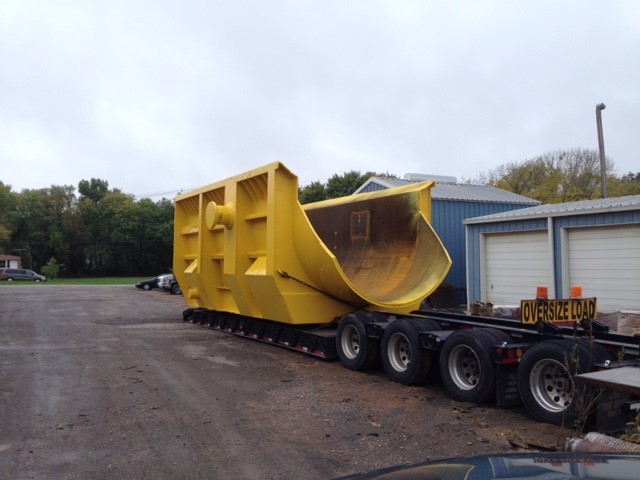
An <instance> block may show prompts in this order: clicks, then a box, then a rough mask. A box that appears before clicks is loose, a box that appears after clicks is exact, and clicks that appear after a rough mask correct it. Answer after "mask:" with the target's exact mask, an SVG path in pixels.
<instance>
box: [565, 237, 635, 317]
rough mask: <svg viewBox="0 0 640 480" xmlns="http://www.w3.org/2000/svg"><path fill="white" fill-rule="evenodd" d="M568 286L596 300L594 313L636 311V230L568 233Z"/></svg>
mask: <svg viewBox="0 0 640 480" xmlns="http://www.w3.org/2000/svg"><path fill="white" fill-rule="evenodd" d="M567 237H568V241H569V247H568V250H569V285H581V286H582V294H583V295H584V296H585V297H597V299H598V310H599V311H601V312H614V311H618V310H620V309H640V226H638V225H631V226H616V227H606V228H585V229H579V230H578V229H571V230H569V231H568V235H567Z"/></svg>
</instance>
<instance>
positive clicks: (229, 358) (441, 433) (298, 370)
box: [0, 285, 574, 479]
mask: <svg viewBox="0 0 640 480" xmlns="http://www.w3.org/2000/svg"><path fill="white" fill-rule="evenodd" d="M184 308H185V304H184V301H183V299H182V297H179V296H172V295H170V294H167V293H164V292H159V291H151V292H144V291H141V290H136V289H135V288H133V286H131V287H128V286H127V287H72V286H68V287H53V286H47V285H30V286H17V285H16V286H13V285H12V286H10V287H9V286H6V287H5V286H2V287H0V478H12V479H22V478H25V479H26V478H79V479H80V478H82V479H85V478H114V477H126V478H184V479H189V478H239V479H240V478H246V479H250V478H267V479H268V478H272V479H276V478H277V479H288V478H292V479H293V478H306V479H316V478H317V479H326V478H333V477H337V476H342V475H348V474H353V473H356V472H362V471H367V470H372V469H376V468H382V467H387V466H392V465H399V464H410V463H416V462H420V461H424V460H428V459H438V458H448V457H455V456H467V455H477V454H486V453H505V452H516V451H519V449H518V448H517V447H515V446H514V445H522V446H525V445H539V446H542V447H553V446H556V445H562V444H563V443H564V442H565V441H566V439H567V438H568V437H571V436H573V435H574V432H570V431H567V430H562V429H559V428H558V427H553V426H550V425H544V424H538V423H536V422H533V421H532V420H530V419H529V418H528V417H527V416H526V414H525V413H524V411H523V410H522V409H521V408H511V409H499V408H495V407H492V406H476V405H472V404H466V403H460V402H455V401H453V400H450V399H449V398H448V397H447V396H446V394H445V392H444V389H443V387H442V386H441V385H440V384H438V383H437V382H436V383H435V384H432V385H428V386H424V387H406V386H402V385H399V384H396V383H393V382H391V381H389V380H388V379H387V378H386V376H385V375H384V373H383V372H381V371H373V372H370V373H364V374H363V373H357V372H352V371H349V370H346V369H344V368H343V367H342V366H341V365H340V364H339V363H338V362H326V361H322V360H318V359H315V358H310V357H306V356H304V355H303V354H300V353H296V352H292V351H289V350H284V349H280V348H277V347H275V346H272V345H265V344H262V343H258V342H255V341H252V340H249V339H243V338H237V337H234V336H230V335H227V334H225V333H222V332H218V331H213V330H208V329H205V328H202V327H199V326H194V325H191V324H185V323H183V322H182V310H183V309H184Z"/></svg>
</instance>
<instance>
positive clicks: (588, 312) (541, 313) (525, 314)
mask: <svg viewBox="0 0 640 480" xmlns="http://www.w3.org/2000/svg"><path fill="white" fill-rule="evenodd" d="M520 315H521V317H522V323H523V324H536V323H538V322H547V323H565V322H580V321H581V320H589V319H594V318H596V299H595V298H571V299H568V300H522V301H521V302H520Z"/></svg>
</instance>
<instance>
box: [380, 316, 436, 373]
mask: <svg viewBox="0 0 640 480" xmlns="http://www.w3.org/2000/svg"><path fill="white" fill-rule="evenodd" d="M423 329H424V327H423V325H422V324H419V323H418V322H410V321H408V320H404V319H399V320H394V321H393V322H391V323H390V324H389V326H388V327H387V328H386V330H385V331H384V334H383V335H382V343H381V346H380V353H381V356H382V366H383V367H384V370H385V372H387V375H388V376H389V378H391V380H393V381H394V382H398V383H402V384H403V385H417V384H420V383H423V382H424V381H425V379H426V378H427V376H428V375H429V373H430V371H431V369H432V365H433V359H432V354H431V352H430V351H428V350H426V349H423V348H422V346H421V345H420V338H419V331H422V330H423Z"/></svg>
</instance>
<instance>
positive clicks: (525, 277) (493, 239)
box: [482, 230, 553, 305]
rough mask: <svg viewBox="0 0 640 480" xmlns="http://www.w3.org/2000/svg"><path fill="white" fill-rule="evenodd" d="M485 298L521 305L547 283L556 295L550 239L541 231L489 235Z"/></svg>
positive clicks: (486, 242)
mask: <svg viewBox="0 0 640 480" xmlns="http://www.w3.org/2000/svg"><path fill="white" fill-rule="evenodd" d="M484 243H485V249H484V250H485V268H484V270H485V272H486V274H485V275H484V281H483V284H482V298H483V299H485V301H487V302H491V303H493V304H494V305H505V304H506V305H518V304H519V303H520V300H524V299H531V298H535V296H536V288H537V287H538V286H539V285H545V286H547V287H548V288H549V295H550V296H552V295H553V291H552V287H553V281H552V278H553V277H552V273H551V272H552V265H551V260H550V253H549V238H548V235H547V232H546V230H545V231H541V232H522V233H501V234H487V235H485V237H484Z"/></svg>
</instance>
